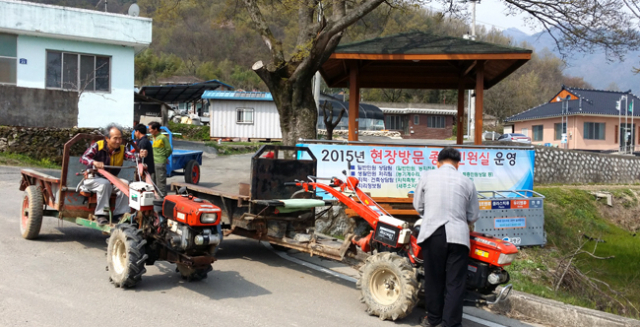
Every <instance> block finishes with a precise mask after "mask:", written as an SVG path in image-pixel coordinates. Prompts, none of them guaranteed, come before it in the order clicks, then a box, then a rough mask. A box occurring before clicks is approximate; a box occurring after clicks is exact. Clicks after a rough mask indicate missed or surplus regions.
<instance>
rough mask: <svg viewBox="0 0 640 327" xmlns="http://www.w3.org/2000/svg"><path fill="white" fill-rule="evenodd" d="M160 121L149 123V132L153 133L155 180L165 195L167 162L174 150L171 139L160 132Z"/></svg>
mask: <svg viewBox="0 0 640 327" xmlns="http://www.w3.org/2000/svg"><path fill="white" fill-rule="evenodd" d="M160 126H161V125H160V123H158V122H155V121H154V122H152V123H151V124H149V132H150V133H151V135H153V161H154V165H155V173H154V174H153V175H152V176H153V182H154V183H155V184H156V186H157V187H158V188H159V189H160V193H161V194H160V195H161V196H164V195H165V192H166V191H167V164H168V163H169V156H170V155H171V153H172V152H173V150H172V149H171V144H170V143H169V139H168V138H167V137H166V136H164V135H163V134H162V133H161V132H160Z"/></svg>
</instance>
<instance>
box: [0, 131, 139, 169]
mask: <svg viewBox="0 0 640 327" xmlns="http://www.w3.org/2000/svg"><path fill="white" fill-rule="evenodd" d="M78 133H88V134H100V130H97V129H91V128H59V129H56V128H25V127H7V126H0V152H10V153H18V154H24V155H27V156H29V157H32V158H34V159H38V160H40V159H49V160H51V161H52V162H55V163H57V164H62V152H63V147H64V144H65V143H67V141H69V140H70V139H71V138H72V137H73V136H75V135H76V134H78ZM124 138H125V140H124V141H125V142H127V141H129V140H131V131H126V130H125V131H124ZM88 146H89V143H88V142H78V143H76V145H75V146H74V147H72V148H71V155H72V156H80V155H82V153H83V152H84V151H85V150H86V149H87V147H88Z"/></svg>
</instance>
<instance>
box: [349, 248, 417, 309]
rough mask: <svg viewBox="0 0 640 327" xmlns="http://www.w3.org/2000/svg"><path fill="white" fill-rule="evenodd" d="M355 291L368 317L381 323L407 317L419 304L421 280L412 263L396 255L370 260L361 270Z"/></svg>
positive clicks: (380, 256) (375, 257) (377, 256)
mask: <svg viewBox="0 0 640 327" xmlns="http://www.w3.org/2000/svg"><path fill="white" fill-rule="evenodd" d="M356 287H357V288H359V289H360V290H361V294H362V297H361V298H360V301H362V302H364V303H365V304H366V305H367V310H366V311H367V313H369V314H370V315H374V316H378V317H380V319H381V320H386V319H390V320H397V319H401V318H404V317H406V316H407V315H408V314H409V313H411V310H413V308H414V307H415V306H416V303H417V302H418V279H417V276H416V273H415V271H414V270H413V267H412V266H411V264H410V263H409V260H407V259H406V258H403V257H401V256H399V255H397V254H395V253H390V252H383V253H377V254H374V255H372V256H370V257H369V258H368V259H367V261H366V262H365V264H364V266H362V268H360V279H359V280H358V282H357V283H356Z"/></svg>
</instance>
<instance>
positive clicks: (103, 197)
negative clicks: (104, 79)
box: [80, 124, 147, 225]
mask: <svg viewBox="0 0 640 327" xmlns="http://www.w3.org/2000/svg"><path fill="white" fill-rule="evenodd" d="M103 135H104V140H100V141H97V142H95V143H93V144H91V146H90V147H89V148H88V149H87V150H86V151H85V152H84V154H83V155H82V157H81V158H80V163H82V164H83V165H85V166H87V169H88V170H89V169H93V168H96V169H104V170H106V171H107V172H108V173H110V174H112V175H114V176H118V174H119V173H120V169H119V168H115V167H121V166H122V163H123V162H124V160H132V161H133V160H135V155H134V154H132V153H131V152H129V151H127V150H126V148H125V146H124V145H122V129H121V128H120V127H118V126H117V125H115V124H109V125H108V126H107V127H106V128H105V129H104V131H103ZM146 156H147V151H146V150H141V151H140V157H142V158H144V157H146ZM107 166H108V167H107ZM82 186H83V188H84V189H86V190H87V191H89V192H92V193H96V197H97V199H96V200H97V201H96V202H97V203H96V210H95V211H94V215H95V218H96V221H97V222H98V224H99V225H105V224H107V223H108V219H107V214H106V213H105V211H104V208H105V207H106V208H108V207H109V198H110V197H111V193H112V192H115V194H116V207H115V210H113V218H114V221H118V220H120V217H122V215H123V214H124V213H126V212H128V211H129V199H128V198H127V196H126V195H125V194H124V193H122V192H120V190H119V189H118V188H115V189H114V187H113V185H111V182H110V181H109V180H108V179H106V178H105V177H104V176H102V175H100V173H96V174H95V175H94V176H89V174H88V172H87V171H85V180H84V182H83V185H82Z"/></svg>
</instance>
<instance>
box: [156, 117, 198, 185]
mask: <svg viewBox="0 0 640 327" xmlns="http://www.w3.org/2000/svg"><path fill="white" fill-rule="evenodd" d="M160 129H161V130H163V131H165V132H167V135H168V136H169V144H170V145H171V148H172V149H173V153H172V154H171V155H170V156H169V163H168V164H167V177H171V176H176V175H184V181H185V182H186V183H190V184H198V183H199V182H200V165H202V151H195V150H180V149H176V148H174V147H173V133H171V131H170V130H169V129H168V128H167V127H166V126H162V127H160ZM178 170H182V171H178Z"/></svg>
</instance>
